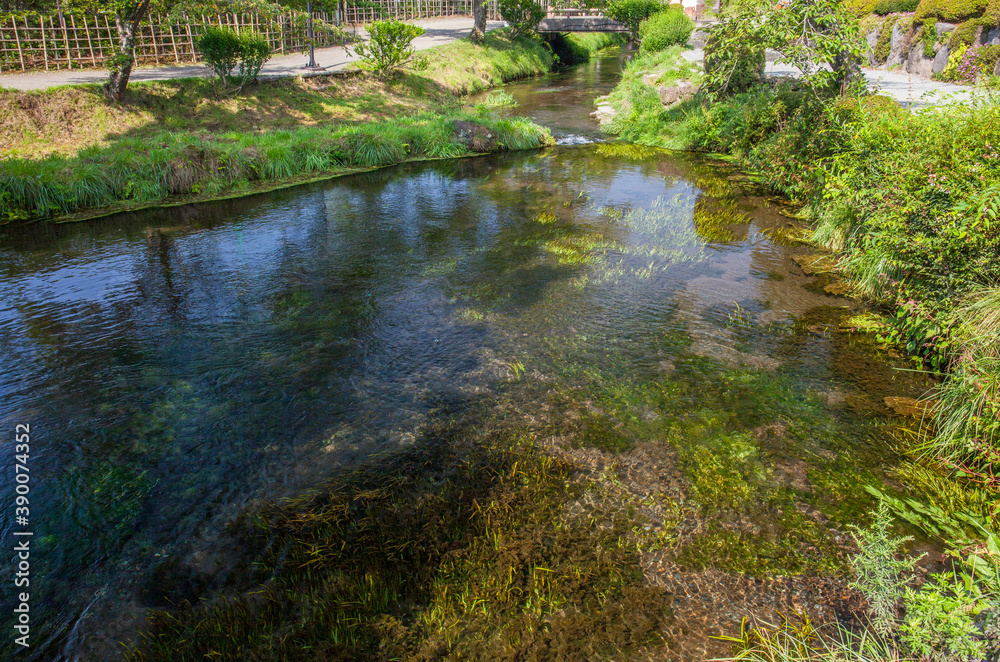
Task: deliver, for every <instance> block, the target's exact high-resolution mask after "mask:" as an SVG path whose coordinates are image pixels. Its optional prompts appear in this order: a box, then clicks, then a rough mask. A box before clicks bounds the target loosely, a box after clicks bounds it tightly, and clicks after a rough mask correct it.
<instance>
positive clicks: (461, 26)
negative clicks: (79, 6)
mask: <svg viewBox="0 0 1000 662" xmlns="http://www.w3.org/2000/svg"><path fill="white" fill-rule="evenodd" d="M411 22H412V23H413V24H414V25H419V26H420V27H422V28H424V30H426V32H424V34H423V35H421V36H419V37H417V38H416V39H414V40H413V46H414V48H415V49H416V50H424V49H426V48H432V47H434V46H440V45H441V44H447V43H448V42H451V41H455V40H456V39H459V38H461V37H467V36H468V35H469V32H471V31H472V19H471V18H466V17H463V16H458V17H448V18H432V19H426V20H421V21H411ZM504 25H505V23H502V22H499V21H490V22H489V23H488V24H487V29H488V30H493V29H496V28H499V27H502V26H504ZM357 35H358V36H359V37H361V38H367V36H368V35H367V33H366V32H365V31H364V30H361V29H359V30H358V32H357ZM358 59H360V58H358V56H356V55H355V54H354V52H353V51H348V50H347V49H346V48H344V47H343V46H331V47H329V48H318V49H316V64H318V65H319V66H321V67H323V69H324V70H325V71H335V70H337V69H342V68H343V67H345V66H346V65H348V64H350V63H351V62H355V61H357V60H358ZM308 61H309V54H308V53H305V54H302V53H297V54H294V55H281V56H278V57H274V58H271V60H270V61H268V63H267V64H265V65H264V68H263V69H262V70H261V78H276V77H282V76H308V75H316V73H319V74H322V73H324V71H321V72H315V73H312V74H311V73H310V72H307V71H304V70H303V67H305V65H306V64H307V63H308ZM213 75H214V74H213V73H212V70H211V69H210V68H209V67H207V66H205V65H202V64H180V65H173V66H160V67H156V66H152V67H137V68H136V69H134V70H133V71H132V76H131V78H130V79H129V80H130V81H144V80H169V79H172V78H193V77H196V76H213ZM107 78H108V72H107V71H106V70H104V69H60V70H58V71H33V72H29V73H22V74H5V75H0V86H2V87H5V88H10V89H15V90H44V89H48V88H50V87H58V86H60V85H78V84H81V83H103V82H104V81H105V80H107Z"/></svg>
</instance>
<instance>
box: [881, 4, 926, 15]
mask: <svg viewBox="0 0 1000 662" xmlns="http://www.w3.org/2000/svg"><path fill="white" fill-rule="evenodd" d="M919 4H920V0H878V2H876V3H875V7H874V13H876V14H878V15H879V16H885V15H886V14H898V13H901V12H911V11H915V10H916V8H917V5H919Z"/></svg>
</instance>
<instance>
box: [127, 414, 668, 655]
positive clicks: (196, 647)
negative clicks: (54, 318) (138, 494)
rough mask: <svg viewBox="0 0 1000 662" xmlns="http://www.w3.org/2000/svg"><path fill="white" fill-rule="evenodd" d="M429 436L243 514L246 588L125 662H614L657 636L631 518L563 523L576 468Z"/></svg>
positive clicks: (516, 450)
mask: <svg viewBox="0 0 1000 662" xmlns="http://www.w3.org/2000/svg"><path fill="white" fill-rule="evenodd" d="M430 436H431V438H429V439H427V440H426V443H425V444H422V445H421V446H420V448H419V449H417V450H413V451H408V452H403V453H400V454H397V455H393V456H390V457H387V458H384V459H383V460H381V461H379V462H377V463H374V464H372V465H370V466H367V467H364V468H360V469H357V470H355V471H352V472H349V473H346V474H345V475H343V476H340V477H338V478H335V479H333V480H331V481H330V482H329V483H327V484H326V485H324V486H322V487H321V488H320V489H318V490H316V491H315V493H314V494H312V495H310V496H307V497H303V498H300V499H297V500H294V501H290V502H287V503H282V504H275V505H272V506H269V507H266V508H264V509H263V510H262V511H260V512H257V513H254V514H250V515H248V516H247V519H246V521H245V522H244V525H242V526H240V527H236V534H235V535H238V537H239V538H240V539H241V542H240V546H241V548H242V549H245V550H251V552H252V553H255V554H256V555H257V561H256V563H255V564H254V568H255V570H254V581H253V583H252V584H251V585H248V586H244V587H242V588H241V589H240V591H239V594H238V595H237V597H233V598H230V599H226V600H221V601H218V602H216V603H213V604H201V605H197V606H192V605H187V606H185V607H183V608H181V609H180V610H178V611H174V612H169V613H168V612H161V613H158V614H156V615H154V616H153V617H152V619H151V621H150V625H149V629H148V631H147V633H146V634H145V635H144V636H143V638H142V640H141V641H139V642H138V644H137V646H136V647H135V648H134V649H133V650H131V651H130V652H129V654H128V655H127V659H129V660H131V661H132V662H139V661H152V660H170V661H171V662H179V661H184V660H203V659H208V658H215V657H218V658H220V659H240V660H318V659H325V660H335V659H402V658H405V659H420V660H432V659H433V660H438V659H440V660H541V659H567V660H569V659H610V658H614V659H618V657H617V656H620V655H622V654H625V653H627V652H628V651H629V650H632V649H634V648H635V647H637V646H640V645H643V644H646V643H651V642H653V641H655V640H656V639H657V637H658V635H657V631H658V629H659V626H660V623H661V621H662V619H663V618H664V617H665V616H666V613H667V612H666V605H667V603H666V601H665V598H664V596H663V595H662V594H661V593H660V591H658V590H656V589H652V588H642V587H641V583H642V576H641V572H640V571H639V570H638V566H637V565H636V550H635V547H634V545H632V544H631V543H628V542H627V536H626V535H625V532H626V531H627V528H624V527H625V523H624V521H623V520H621V518H616V517H615V516H614V515H613V514H611V513H608V514H607V515H608V516H607V517H606V518H601V517H597V518H594V516H593V514H592V515H591V517H590V518H589V519H588V518H583V519H582V520H581V521H573V518H571V517H569V516H568V515H566V513H565V511H564V508H563V505H564V503H565V502H566V501H567V500H568V499H570V498H572V497H574V496H576V495H577V494H578V492H579V490H580V489H582V488H581V486H580V484H579V483H578V482H576V481H574V480H573V471H572V467H571V465H569V464H567V463H566V462H565V461H562V460H559V459H556V458H554V457H552V456H550V455H547V454H545V453H544V452H542V451H541V450H540V449H539V448H538V447H537V446H536V445H535V444H534V443H532V441H531V440H530V439H528V438H526V437H523V436H518V435H512V434H507V433H503V432H497V431H483V432H481V433H471V434H470V431H467V430H465V431H459V430H439V431H437V432H436V433H434V434H433V435H430ZM473 438H474V440H473Z"/></svg>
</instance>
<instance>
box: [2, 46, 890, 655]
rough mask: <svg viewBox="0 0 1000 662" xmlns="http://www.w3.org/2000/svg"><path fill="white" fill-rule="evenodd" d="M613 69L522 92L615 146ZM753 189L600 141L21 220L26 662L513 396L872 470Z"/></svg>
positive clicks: (724, 175) (776, 229)
mask: <svg viewBox="0 0 1000 662" xmlns="http://www.w3.org/2000/svg"><path fill="white" fill-rule="evenodd" d="M616 63H617V60H615V59H598V60H596V61H594V62H591V63H590V64H588V65H585V67H584V68H580V69H576V70H573V71H570V72H563V73H560V74H556V75H554V76H550V77H547V78H545V79H543V80H541V81H535V82H532V83H525V84H522V85H521V86H520V87H516V88H514V90H513V93H514V95H515V97H518V98H520V99H521V100H522V104H523V105H522V109H521V112H529V113H530V114H532V115H533V116H535V117H537V118H538V119H539V120H541V121H543V122H545V121H546V118H548V120H549V124H550V125H551V126H554V127H555V129H556V132H557V135H561V136H562V137H563V138H569V137H572V136H584V137H590V138H596V137H597V136H598V134H597V132H596V129H595V127H594V125H593V123H592V120H590V119H589V111H590V109H591V107H592V106H590V105H587V106H583V107H582V108H581V107H580V106H581V104H583V98H587V99H588V100H589V99H592V98H593V96H596V95H597V94H599V93H600V92H601V91H602V90H603V91H606V90H604V88H607V87H610V85H611V84H613V79H614V77H615V73H616V69H615V67H616ZM581 72H582V73H581ZM586 72H589V73H586ZM581 76H582V79H581V81H577V80H576V78H578V77H581ZM560 88H569V89H570V90H571V92H567V93H563V92H551V93H550V92H549V90H551V89H560ZM580 90H585V91H583V92H581V91H580ZM528 91H530V92H531V94H532V95H533V96H532V97H531V98H532V99H535V100H536V101H534V102H532V103H534V105H530V104H528V103H526V95H527V93H528ZM595 91H596V92H597V94H595ZM549 99H551V102H549V101H548V100H549ZM537 100H543V101H537ZM567 104H569V105H567ZM525 106H529V107H527V108H525ZM560 108H563V109H565V108H572V111H571V112H563V111H561V110H560ZM588 122H589V124H588ZM566 142H580V141H575V140H567V141H566ZM731 174H732V173H730V172H729V171H726V170H722V169H720V168H718V167H717V166H713V165H711V164H708V163H705V162H702V161H699V160H696V159H691V158H686V157H682V156H679V155H676V154H671V153H668V152H662V151H658V150H650V149H646V148H640V147H636V146H631V145H623V144H618V143H604V144H586V145H577V146H562V147H557V148H554V149H550V150H545V151H539V152H532V153H519V154H508V155H499V156H492V157H482V158H474V159H466V160H455V161H442V162H436V163H432V164H416V165H404V166H399V167H395V168H389V169H385V170H381V171H377V172H373V173H369V174H364V175H358V176H352V177H346V178H341V179H337V180H332V181H329V182H323V183H318V184H312V185H308V186H303V187H298V188H295V189H289V190H286V191H282V192H277V193H272V194H268V195H264V196H255V197H252V198H247V199H243V200H237V201H227V202H220V203H215V204H207V205H196V206H189V207H182V208H177V209H169V210H152V211H149V212H144V213H138V214H130V215H121V216H116V217H114V218H111V219H107V220H104V221H99V222H93V223H88V224H80V225H64V226H33V227H31V228H28V229H27V230H26V231H23V230H12V231H8V232H7V233H6V234H5V235H4V236H3V238H2V243H0V353H2V356H3V362H2V365H0V420H2V421H3V425H4V426H5V427H6V428H7V429H12V428H13V426H14V425H15V424H17V423H22V422H23V423H30V425H31V427H32V432H33V434H32V438H33V454H32V456H31V471H32V478H33V483H32V499H33V501H32V528H33V530H34V531H35V538H34V540H33V544H34V545H35V547H34V552H33V553H34V554H35V556H33V562H34V563H36V565H33V573H35V574H33V581H37V584H35V586H36V588H35V593H34V597H33V603H32V609H33V610H34V611H33V613H34V614H35V616H36V617H37V621H36V624H37V630H33V634H34V635H35V636H36V637H37V639H35V641H36V642H38V647H37V648H34V649H33V650H32V651H31V652H30V653H29V654H28V655H25V654H23V653H22V654H21V655H20V657H23V658H24V659H74V658H76V659H99V658H100V657H102V656H106V655H108V654H109V653H108V652H107V651H109V650H111V649H113V648H114V645H115V642H116V641H120V640H127V639H128V638H130V637H132V636H134V634H135V628H136V627H137V626H138V624H139V622H140V620H139V619H140V618H141V616H142V614H143V613H144V612H145V610H146V609H147V608H150V607H156V606H163V604H164V603H163V596H162V593H158V592H157V582H158V581H159V579H160V578H161V577H162V576H163V573H162V569H163V568H164V566H165V564H173V565H171V566H170V567H171V568H172V570H171V572H172V573H173V574H175V575H176V572H177V568H178V567H180V568H182V569H186V570H185V572H189V573H190V577H191V581H190V582H189V584H190V585H188V586H186V588H185V587H182V589H183V590H180V592H179V593H177V596H179V597H186V598H191V599H197V598H198V597H199V596H200V591H202V590H203V587H200V585H199V583H198V580H197V578H198V576H199V575H198V573H199V572H202V571H205V570H207V569H212V571H213V572H218V571H219V570H218V568H219V566H218V565H216V564H217V563H218V559H217V558H215V557H211V556H210V554H209V552H208V551H206V550H210V549H211V548H212V543H213V541H214V540H216V539H217V538H218V537H219V535H220V533H221V532H222V531H223V530H224V527H225V526H226V524H227V523H228V522H230V521H232V520H233V518H235V517H236V516H237V515H238V514H239V513H240V512H241V511H242V510H243V509H245V508H246V507H247V506H248V505H250V504H253V503H255V502H257V501H259V500H261V499H269V498H276V497H281V496H286V495H292V494H297V493H300V492H302V491H303V490H308V489H309V488H310V487H313V486H315V485H317V484H318V483H319V481H321V480H322V479H323V478H324V477H326V476H329V475H330V474H331V473H332V472H334V471H335V470H336V469H338V468H340V467H344V466H350V465H351V464H353V463H357V462H359V461H362V460H364V459H366V458H370V457H372V456H373V455H376V454H380V453H387V452H392V451H394V450H398V449H401V448H406V447H408V446H410V445H412V444H414V443H419V440H420V439H421V435H422V433H423V432H424V431H425V430H427V429H428V427H429V426H433V425H434V424H435V423H436V422H438V421H440V420H443V419H445V418H447V417H454V416H455V415H456V413H459V414H460V413H461V412H462V411H465V410H468V409H469V408H472V407H480V408H482V407H487V408H489V407H493V406H496V405H495V403H496V402H500V401H504V402H506V403H508V404H509V403H511V402H513V403H514V404H516V407H517V409H518V410H519V411H522V412H529V413H532V415H534V416H536V417H538V418H546V420H547V424H548V425H550V427H551V429H553V430H554V431H556V432H558V431H559V430H560V429H561V426H562V427H565V428H566V430H570V429H572V430H573V431H579V425H577V424H575V423H574V424H572V425H571V424H570V423H569V422H568V419H567V420H565V421H564V420H563V419H562V418H560V417H561V416H562V415H563V414H560V413H559V412H560V411H563V412H565V410H564V409H563V410H560V409H559V407H553V406H552V403H553V402H555V401H559V402H563V403H575V405H577V406H579V407H582V408H587V407H589V410H590V411H592V412H595V414H594V415H595V416H599V417H603V418H604V419H606V420H608V421H611V422H612V425H611V428H613V429H614V430H615V432H614V435H617V436H618V437H620V438H621V439H623V440H624V441H623V442H622V443H623V444H625V445H627V444H629V443H635V442H636V441H643V440H649V439H666V438H668V437H670V435H687V436H686V437H685V438H694V437H691V436H690V435H691V434H694V433H692V432H691V431H692V430H695V429H696V428H697V430H700V432H697V434H703V435H704V438H705V439H706V440H707V441H705V442H704V443H705V447H706V448H714V447H715V446H713V445H712V444H714V443H715V442H713V441H712V440H713V439H716V438H722V437H721V436H720V435H723V434H724V433H725V434H730V433H739V434H745V435H746V438H747V439H752V438H753V437H752V436H750V432H751V431H753V430H755V429H759V428H761V426H767V425H772V424H774V422H775V421H776V420H780V421H783V422H784V423H783V425H785V426H786V428H787V429H788V430H789V434H788V435H786V436H785V437H784V441H782V442H781V444H779V445H778V446H775V447H773V448H769V449H764V450H760V449H758V451H755V453H758V455H760V456H761V457H763V458H764V460H761V463H762V466H763V465H764V464H767V465H776V464H781V463H782V462H786V463H787V462H788V461H793V460H796V459H797V458H801V457H808V458H811V459H812V460H814V461H815V460H816V458H823V457H830V458H839V459H836V460H833V459H831V460H830V461H829V463H828V464H827V465H823V467H821V468H822V471H821V472H820V473H818V474H816V476H823V475H827V474H828V473H829V472H830V471H832V470H833V469H832V468H834V467H841V468H842V467H843V466H857V475H858V476H862V477H863V476H865V475H868V474H866V473H865V472H868V471H870V470H871V467H870V466H868V467H866V466H864V465H865V462H867V460H865V458H870V457H873V456H874V455H876V454H877V452H878V449H879V448H881V446H879V444H880V443H881V442H879V441H878V440H877V438H878V435H879V434H880V433H879V432H878V430H877V428H876V426H875V425H874V424H873V423H872V422H871V417H870V415H868V414H867V413H865V412H864V410H863V408H862V409H859V408H858V407H856V406H854V407H852V406H850V405H851V402H852V400H851V398H855V400H854V402H855V403H856V402H858V401H863V400H864V399H865V396H864V395H863V394H862V393H861V392H860V391H859V389H858V388H857V386H856V384H855V383H854V381H852V379H851V378H850V375H849V374H848V375H845V373H844V372H843V371H842V370H841V371H839V372H838V363H839V361H840V359H842V358H843V356H844V351H846V350H845V349H844V347H843V346H842V345H838V344H837V342H835V339H834V338H833V336H832V335H831V334H830V333H828V330H829V324H828V323H827V322H828V321H829V319H833V318H834V317H836V316H837V315H838V314H839V313H836V309H837V308H838V307H845V306H847V305H848V302H847V301H846V300H843V299H838V298H836V297H832V296H830V295H828V294H826V293H825V292H823V291H822V289H817V288H815V287H812V286H811V284H813V283H814V279H812V278H810V277H807V276H806V275H805V274H803V273H802V271H801V270H800V269H799V267H798V266H797V265H796V264H795V263H794V261H793V258H794V257H796V256H801V255H804V254H806V253H809V252H810V251H809V249H807V248H805V247H803V246H801V245H798V244H795V242H793V241H789V240H788V239H787V236H788V230H789V226H790V222H789V221H788V219H787V218H786V217H784V216H782V215H781V214H780V213H778V211H779V210H778V209H777V208H776V207H775V206H774V205H773V204H772V203H771V202H769V201H768V200H767V199H766V198H763V197H760V196H758V195H753V194H752V192H750V191H745V190H743V189H741V188H740V186H739V184H738V182H734V181H733V180H732V179H731ZM831 307H832V308H831ZM830 310H834V314H833V317H831V316H830V314H828V312H829V311H830ZM816 311H821V313H822V314H818V313H817V312H816ZM822 311H827V312H822ZM810 316H811V317H810ZM803 320H805V321H803ZM838 357H840V359H838ZM541 394H547V395H546V396H545V397H546V398H549V399H548V400H544V401H543V399H541V398H542V395H541ZM552 398H555V400H553V399H552ZM543 403H544V404H545V405H546V406H545V407H544V408H543V407H542V406H541V405H542V404H543ZM859 411H862V413H858V412H859ZM870 411H873V412H876V413H878V402H875V403H874V404H873V405H872V408H871V409H870ZM689 433H690V434H689ZM713 435H714V436H713ZM7 438H8V439H9V438H10V435H8V436H7ZM581 440H582V441H581V443H583V444H585V445H586V444H588V443H593V444H596V445H600V444H605V443H606V441H607V440H606V439H604V438H601V439H596V438H595V439H592V440H588V439H587V438H585V436H584V437H581ZM720 443H721V442H720ZM748 443H749V442H748ZM730 446H731V445H730ZM730 446H726V447H725V448H726V449H727V450H725V452H726V453H729V454H730V455H732V452H733V451H732V449H731V447H730ZM4 448H5V450H7V451H8V452H7V453H6V454H5V455H4V466H5V468H6V471H5V474H4V475H5V476H7V477H8V478H5V479H4V494H11V493H12V484H11V483H10V481H9V477H10V476H11V475H12V473H13V470H12V463H13V457H12V452H9V451H10V446H9V445H6V446H4ZM720 448H721V446H720ZM720 452H721V451H720ZM727 457H729V455H727ZM755 457H756V456H755ZM730 459H731V458H730ZM734 461H735V460H734ZM838 462H839V463H840V464H837V463H838ZM845 463H846V465H845ZM851 463H854V464H853V465H852V464H851ZM823 471H825V472H826V473H823ZM11 506H12V504H11V500H10V499H6V500H5V501H4V503H3V507H4V514H5V517H4V530H3V533H4V536H5V539H8V540H9V539H10V537H9V533H10V530H11V526H12V521H11V515H12V512H11ZM36 559H37V561H36ZM9 597H10V595H9V592H5V593H4V600H8V602H4V603H3V606H2V609H3V611H4V613H5V614H9V613H10V609H9ZM32 655H34V658H32Z"/></svg>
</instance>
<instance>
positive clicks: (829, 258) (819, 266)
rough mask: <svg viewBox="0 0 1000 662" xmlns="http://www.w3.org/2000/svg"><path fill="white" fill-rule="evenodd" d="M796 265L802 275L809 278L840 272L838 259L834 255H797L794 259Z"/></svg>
mask: <svg viewBox="0 0 1000 662" xmlns="http://www.w3.org/2000/svg"><path fill="white" fill-rule="evenodd" d="M792 260H793V261H794V262H795V264H797V265H799V268H800V269H802V273H804V274H805V275H807V276H815V275H816V274H828V273H834V272H836V271H838V262H837V258H836V257H834V256H833V255H825V254H823V253H816V254H813V255H796V256H795V257H793V258H792Z"/></svg>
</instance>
